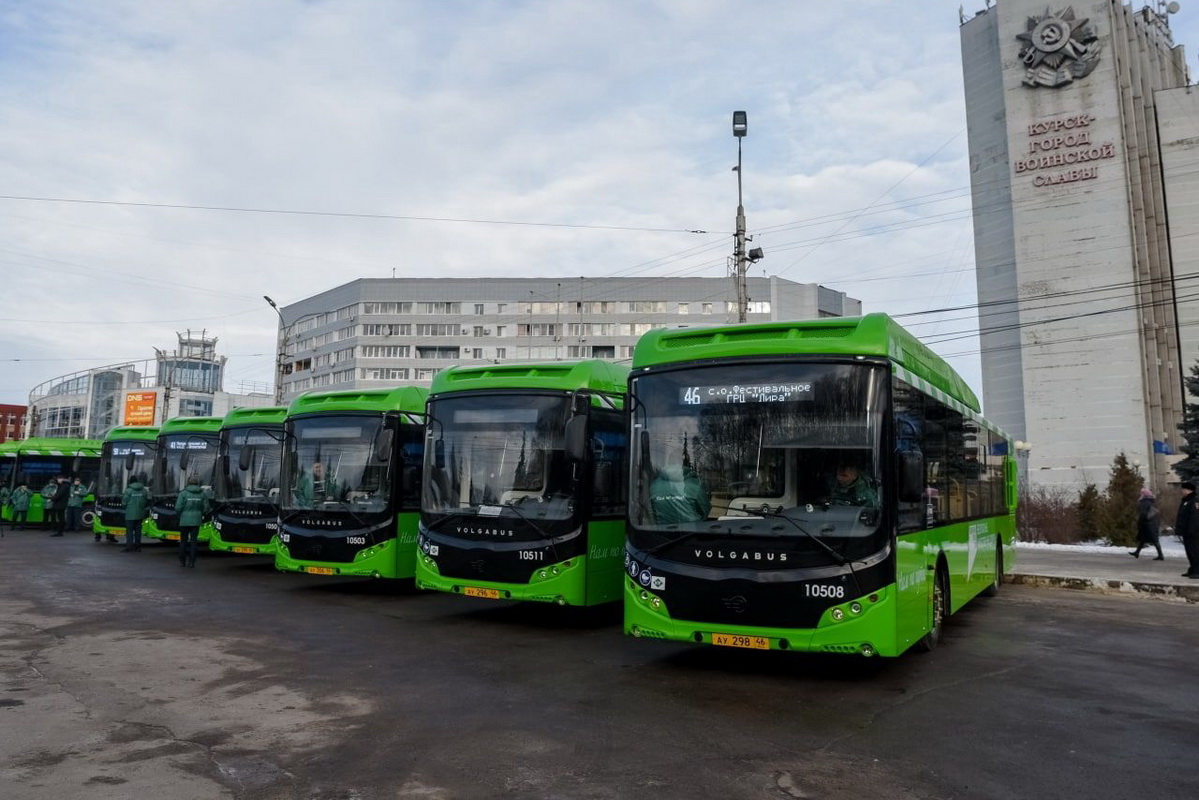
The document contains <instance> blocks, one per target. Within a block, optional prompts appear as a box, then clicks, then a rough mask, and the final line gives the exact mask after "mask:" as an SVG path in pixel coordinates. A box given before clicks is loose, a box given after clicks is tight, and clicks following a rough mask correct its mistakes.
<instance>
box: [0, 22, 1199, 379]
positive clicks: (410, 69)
mask: <svg viewBox="0 0 1199 800" xmlns="http://www.w3.org/2000/svg"><path fill="white" fill-rule="evenodd" d="M1188 5H1189V4H1187V3H1184V4H1183V9H1182V11H1181V12H1180V13H1179V14H1177V15H1175V16H1174V17H1173V18H1172V23H1173V26H1174V32H1175V40H1176V41H1178V42H1181V43H1184V44H1185V43H1187V42H1188V41H1191V42H1199V35H1196V34H1197V33H1199V31H1196V28H1197V27H1199V13H1196V12H1197V11H1199V6H1195V7H1194V8H1193V9H1192V8H1189V7H1188ZM958 6H959V3H958V2H950V1H949V0H922V1H921V2H915V1H914V0H908V1H906V2H899V1H898V0H858V1H857V2H855V3H853V4H849V3H842V2H829V1H826V2H821V3H817V2H809V0H755V2H748V3H747V2H744V1H743V0H742V1H741V2H737V1H736V0H603V1H602V2H601V0H524V1H519V2H518V1H516V0H492V1H491V2H488V1H487V0H457V1H454V0H309V1H308V2H301V1H300V0H252V1H251V2H245V1H243V0H179V2H170V3H167V2H161V1H160V0H105V2H91V1H90V0H37V2H32V1H31V0H0V195H2V196H4V197H5V198H27V199H0V276H2V277H0V298H3V302H2V304H0V402H3V403H24V402H26V400H27V398H28V394H29V391H30V389H31V388H32V387H33V386H35V385H36V384H39V383H41V382H42V381H45V380H48V379H50V378H53V377H55V376H58V375H62V374H64V373H69V372H72V371H75V370H79V369H86V368H89V367H93V366H99V365H102V364H107V363H112V362H117V361H122V360H126V359H139V360H140V359H147V358H152V357H153V349H152V348H153V347H161V348H170V347H173V346H174V343H175V331H177V330H185V329H187V328H191V329H193V330H198V329H201V328H203V329H207V330H208V331H209V332H210V334H212V335H215V336H218V337H219V338H220V343H219V345H218V349H219V351H220V352H221V353H222V354H224V355H227V356H228V357H229V366H228V372H227V379H226V389H227V390H229V391H236V390H237V389H238V384H239V383H240V382H242V381H247V382H259V383H264V384H265V383H270V382H271V381H272V379H273V363H274V355H273V354H274V348H275V335H276V325H277V317H276V316H275V314H274V312H273V311H272V310H271V309H270V308H269V307H268V306H267V305H266V304H265V302H264V301H263V300H262V295H264V294H267V295H270V296H271V297H273V298H274V299H275V300H276V301H278V302H279V303H280V304H281V305H286V304H288V303H291V302H294V301H296V300H299V299H301V298H303V297H306V296H309V295H312V294H314V293H317V292H320V291H322V290H325V289H328V288H330V287H333V286H336V285H338V284H341V283H345V282H347V281H350V280H353V279H355V278H359V277H390V276H391V275H392V274H393V270H394V274H395V275H396V276H397V277H402V276H421V277H426V276H435V275H440V276H446V277H484V276H514V275H516V276H547V277H548V276H563V277H577V276H580V275H585V276H594V277H600V276H609V275H612V276H616V275H630V274H635V275H641V276H667V275H691V276H712V277H717V276H723V275H725V273H726V258H727V256H728V255H729V254H730V253H731V247H732V246H731V241H732V240H731V232H732V229H733V218H734V213H735V207H736V189H737V186H736V175H735V174H734V173H733V172H732V171H731V167H732V166H733V165H734V164H735V163H736V141H735V139H734V138H733V136H732V133H731V128H730V117H731V113H732V111H733V110H734V109H744V110H746V111H747V112H748V114H749V136H748V137H747V138H746V139H745V140H744V156H743V161H744V181H745V182H744V194H745V208H746V215H747V218H748V227H749V232H750V233H751V234H752V235H754V236H755V239H754V246H758V247H762V248H763V249H764V250H765V252H766V258H765V259H764V260H763V261H762V262H760V263H759V264H757V265H756V266H754V267H753V271H752V272H751V274H753V275H763V274H765V275H778V276H780V277H783V278H788V279H791V280H796V281H801V282H818V283H822V284H824V285H826V286H830V287H832V288H835V289H838V290H841V291H845V292H847V293H849V294H850V295H851V296H854V297H858V298H860V299H861V300H862V301H863V303H864V308H865V310H866V311H885V312H888V313H893V314H905V313H911V312H919V311H924V310H928V309H934V308H943V307H953V306H963V305H970V304H972V303H974V302H975V290H974V276H973V272H972V270H973V261H974V257H973V253H974V251H973V232H972V228H971V222H970V215H969V170H968V158H967V153H966V145H967V142H966V130H965V127H966V121H965V109H964V101H963V97H962V86H961V82H962V79H961V65H960V59H961V55H960V46H959V38H958ZM982 6H983V2H982V0H970V1H969V2H967V3H966V13H967V14H971V13H973V12H974V11H975V10H978V9H980V8H982ZM31 198H40V199H31ZM51 199H57V200H78V201H104V202H94V203H93V202H87V203H81V202H73V203H67V202H50V200H51ZM115 203H122V204H125V205H121V204H115ZM139 204H146V205H139ZM161 206H193V207H195V206H207V207H211V208H213V209H216V208H221V209H234V208H238V209H258V210H262V211H268V212H272V213H261V212H259V211H240V212H239V211H233V210H201V209H198V208H177V207H176V208H165V207H161ZM280 211H300V212H326V213H318V214H289V213H273V212H280ZM355 215H362V216H355ZM380 217H383V218H380ZM396 217H422V218H437V219H439V220H450V219H453V220H487V221H491V222H492V223H501V222H508V223H520V224H488V223H483V222H468V221H433V220H430V219H425V220H417V219H397V218H396ZM573 226H577V227H573ZM693 230H700V231H707V233H701V234H696V233H687V232H686V231H693ZM446 299H447V300H448V299H453V298H446ZM663 299H669V298H663ZM904 321H905V322H907V323H909V324H911V327H912V330H913V331H914V332H916V333H917V334H918V335H921V336H933V335H945V334H949V333H953V332H958V331H961V332H968V331H969V330H971V329H972V328H973V327H974V326H975V324H976V323H975V321H974V320H973V319H971V314H970V313H962V312H957V313H949V314H945V315H942V316H941V317H932V318H929V317H913V318H908V319H905V320H904ZM936 349H938V351H939V352H941V353H942V355H945V356H947V357H949V358H950V361H951V363H953V364H954V365H955V366H957V367H958V368H959V370H960V371H961V372H962V373H963V375H964V376H965V377H966V378H967V380H968V381H969V382H970V383H971V384H972V385H973V386H974V387H975V389H976V391H979V392H980V394H981V381H980V374H979V366H978V358H977V350H978V345H977V341H976V340H974V339H970V338H966V339H962V340H959V341H953V342H947V343H945V344H941V345H937V346H936Z"/></svg>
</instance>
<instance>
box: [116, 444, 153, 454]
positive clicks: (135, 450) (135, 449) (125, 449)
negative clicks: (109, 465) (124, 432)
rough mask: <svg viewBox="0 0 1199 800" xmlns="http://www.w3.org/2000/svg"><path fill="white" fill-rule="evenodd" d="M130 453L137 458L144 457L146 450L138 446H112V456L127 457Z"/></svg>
mask: <svg viewBox="0 0 1199 800" xmlns="http://www.w3.org/2000/svg"><path fill="white" fill-rule="evenodd" d="M130 453H132V454H133V455H135V456H144V455H145V454H146V448H144V447H142V446H141V445H136V444H114V445H113V446H112V454H113V455H114V456H127V455H129V454H130Z"/></svg>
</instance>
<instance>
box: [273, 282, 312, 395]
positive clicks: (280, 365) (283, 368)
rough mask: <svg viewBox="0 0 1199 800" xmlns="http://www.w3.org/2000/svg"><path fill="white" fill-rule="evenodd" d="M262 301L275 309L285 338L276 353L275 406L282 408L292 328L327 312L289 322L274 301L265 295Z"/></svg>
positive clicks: (299, 317)
mask: <svg viewBox="0 0 1199 800" xmlns="http://www.w3.org/2000/svg"><path fill="white" fill-rule="evenodd" d="M262 299H263V300H265V301H266V302H267V303H268V304H269V305H270V307H271V308H273V309H275V313H276V314H278V315H279V327H280V329H281V330H282V331H283V337H282V338H281V339H280V340H279V350H278V351H277V352H276V353H275V405H277V406H281V405H283V376H284V375H286V374H287V372H288V370H287V348H288V345H290V344H291V331H292V328H294V327H295V326H296V323H297V322H302V321H303V320H306V319H308V318H309V317H315V316H318V315H320V314H323V313H325V312H323V311H312V312H310V313H308V314H301V315H300V316H298V317H296V318H295V319H293V320H292V321H291V322H288V321H287V320H285V319H284V318H283V312H282V311H280V310H279V306H277V305H275V301H274V300H272V299H271V298H270V297H268V296H267V295H265V294H264V295H263V296H262Z"/></svg>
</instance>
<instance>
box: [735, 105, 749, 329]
mask: <svg viewBox="0 0 1199 800" xmlns="http://www.w3.org/2000/svg"><path fill="white" fill-rule="evenodd" d="M748 132H749V120H748V117H747V116H746V113H745V112H744V111H734V112H733V136H735V137H736V138H737V168H736V170H735V171H736V173H737V233H736V234H735V239H734V240H733V283H734V284H735V286H736V289H737V321H738V322H745V312H746V309H747V307H748V306H749V292H748V291H747V290H746V286H745V273H746V271H747V270H748V268H749V267H748V257H747V256H746V255H745V205H744V204H743V203H742V200H741V140H742V139H744V138H745V135H746V134H747V133H748Z"/></svg>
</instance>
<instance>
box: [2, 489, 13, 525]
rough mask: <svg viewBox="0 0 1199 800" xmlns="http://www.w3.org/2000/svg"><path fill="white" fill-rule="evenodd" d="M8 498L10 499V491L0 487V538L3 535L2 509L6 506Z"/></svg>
mask: <svg viewBox="0 0 1199 800" xmlns="http://www.w3.org/2000/svg"><path fill="white" fill-rule="evenodd" d="M10 497H12V489H9V488H8V487H7V486H0V536H3V535H4V509H5V507H6V506H7V505H8V499H9V498H10Z"/></svg>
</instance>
